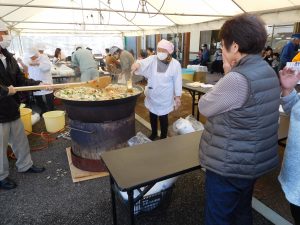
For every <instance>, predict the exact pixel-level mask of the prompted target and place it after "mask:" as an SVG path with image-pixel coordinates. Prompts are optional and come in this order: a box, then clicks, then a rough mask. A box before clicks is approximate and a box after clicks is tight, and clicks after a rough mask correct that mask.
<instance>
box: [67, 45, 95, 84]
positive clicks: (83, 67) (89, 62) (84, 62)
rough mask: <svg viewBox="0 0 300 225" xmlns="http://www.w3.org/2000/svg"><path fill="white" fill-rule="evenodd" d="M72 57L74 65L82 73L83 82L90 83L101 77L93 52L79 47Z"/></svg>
mask: <svg viewBox="0 0 300 225" xmlns="http://www.w3.org/2000/svg"><path fill="white" fill-rule="evenodd" d="M76 49H77V50H76V51H75V52H74V54H73V55H72V65H73V66H75V67H78V68H79V70H80V73H81V78H80V79H81V81H89V80H93V79H95V78H97V77H99V71H98V66H97V63H96V61H95V60H94V58H93V55H92V54H91V51H89V50H87V49H82V48H81V47H77V48H76Z"/></svg>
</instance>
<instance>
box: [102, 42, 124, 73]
mask: <svg viewBox="0 0 300 225" xmlns="http://www.w3.org/2000/svg"><path fill="white" fill-rule="evenodd" d="M105 52H106V56H105V64H106V70H107V71H108V72H110V73H117V68H118V67H119V65H120V63H119V62H118V61H117V60H116V59H115V57H113V56H112V55H111V54H110V53H109V48H106V49H105Z"/></svg>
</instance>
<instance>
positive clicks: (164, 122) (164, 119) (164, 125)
mask: <svg viewBox="0 0 300 225" xmlns="http://www.w3.org/2000/svg"><path fill="white" fill-rule="evenodd" d="M157 118H159V122H160V131H161V133H160V138H161V139H164V138H166V137H167V135H168V125H169V122H168V114H166V115H163V116H158V115H156V114H154V113H152V112H150V124H151V129H152V134H151V136H153V137H156V136H157Z"/></svg>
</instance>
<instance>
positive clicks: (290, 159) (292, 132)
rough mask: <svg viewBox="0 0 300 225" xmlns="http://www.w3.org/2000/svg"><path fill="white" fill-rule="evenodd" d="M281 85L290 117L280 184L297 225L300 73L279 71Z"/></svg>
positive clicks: (299, 211)
mask: <svg viewBox="0 0 300 225" xmlns="http://www.w3.org/2000/svg"><path fill="white" fill-rule="evenodd" d="M279 77H280V83H281V104H282V107H283V110H284V111H285V113H287V114H289V115H290V127H289V132H288V141H287V145H286V148H285V150H284V157H283V162H282V167H281V171H280V174H279V177H278V179H279V182H280V184H281V187H282V190H283V192H284V194H285V197H286V199H287V200H288V202H289V203H290V209H291V213H292V216H293V218H294V221H295V223H294V224H296V225H299V224H300V191H299V190H300V138H299V133H300V97H299V95H298V94H297V92H296V90H295V86H296V85H297V83H298V82H299V81H300V71H294V70H292V69H287V68H284V69H283V70H281V71H279Z"/></svg>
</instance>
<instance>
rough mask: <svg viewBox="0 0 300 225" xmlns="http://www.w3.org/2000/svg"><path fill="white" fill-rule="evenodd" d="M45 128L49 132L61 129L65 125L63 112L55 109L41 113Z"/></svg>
mask: <svg viewBox="0 0 300 225" xmlns="http://www.w3.org/2000/svg"><path fill="white" fill-rule="evenodd" d="M43 117H44V120H45V125H46V130H47V131H48V132H49V133H55V132H57V131H60V130H62V129H63V128H64V127H65V124H66V120H65V112H64V111H60V110H56V111H50V112H46V113H44V114H43Z"/></svg>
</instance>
